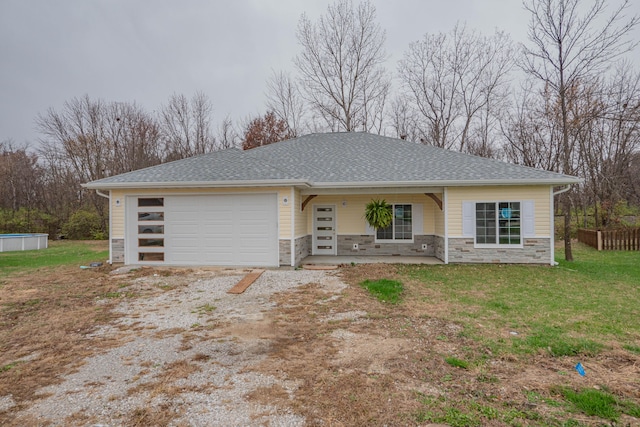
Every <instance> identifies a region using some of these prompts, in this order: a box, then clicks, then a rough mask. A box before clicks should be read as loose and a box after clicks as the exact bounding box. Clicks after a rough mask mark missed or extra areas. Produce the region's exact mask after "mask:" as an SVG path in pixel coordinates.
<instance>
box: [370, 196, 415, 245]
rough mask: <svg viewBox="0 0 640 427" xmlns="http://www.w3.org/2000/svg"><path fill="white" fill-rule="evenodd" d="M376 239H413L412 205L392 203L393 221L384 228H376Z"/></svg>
mask: <svg viewBox="0 0 640 427" xmlns="http://www.w3.org/2000/svg"><path fill="white" fill-rule="evenodd" d="M376 240H377V241H381V240H383V241H400V242H409V241H413V209H412V205H408V204H407V205H401V204H397V205H393V221H392V222H391V225H389V226H388V227H386V228H379V229H378V230H376Z"/></svg>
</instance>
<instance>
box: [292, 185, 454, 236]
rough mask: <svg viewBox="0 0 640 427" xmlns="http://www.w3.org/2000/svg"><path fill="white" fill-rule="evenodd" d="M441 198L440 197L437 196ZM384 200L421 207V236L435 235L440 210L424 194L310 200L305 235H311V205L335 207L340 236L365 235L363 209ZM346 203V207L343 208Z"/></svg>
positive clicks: (351, 195) (340, 196) (347, 196)
mask: <svg viewBox="0 0 640 427" xmlns="http://www.w3.org/2000/svg"><path fill="white" fill-rule="evenodd" d="M438 196H439V197H441V195H438ZM376 198H379V199H384V200H386V201H387V203H389V204H394V203H415V204H418V203H419V204H422V206H423V221H422V222H423V234H434V233H435V221H434V216H435V215H436V211H437V212H440V209H439V208H438V206H437V205H436V204H435V202H434V201H433V200H431V199H430V198H429V197H427V196H425V195H424V194H380V195H375V196H372V195H370V194H362V195H360V194H349V195H339V196H318V197H316V198H314V199H313V200H311V202H309V204H308V205H307V207H306V208H305V210H304V213H305V217H306V222H307V224H306V230H307V234H313V216H312V215H313V209H310V207H313V205H335V206H336V221H337V227H338V228H337V232H338V234H340V235H347V234H356V235H357V234H366V233H367V230H366V221H365V220H364V209H365V206H366V204H367V203H368V202H370V201H371V199H376ZM343 202H346V203H345V204H346V206H343Z"/></svg>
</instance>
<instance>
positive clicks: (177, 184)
mask: <svg viewBox="0 0 640 427" xmlns="http://www.w3.org/2000/svg"><path fill="white" fill-rule="evenodd" d="M290 185H295V186H300V187H311V185H310V184H309V182H308V181H301V180H299V179H282V180H276V181H263V180H251V181H165V182H104V183H101V182H99V181H93V182H87V183H85V184H81V186H82V187H83V188H89V189H94V190H99V189H130V188H136V189H137V188H193V187H197V188H227V187H282V186H290Z"/></svg>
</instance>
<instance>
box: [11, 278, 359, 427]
mask: <svg viewBox="0 0 640 427" xmlns="http://www.w3.org/2000/svg"><path fill="white" fill-rule="evenodd" d="M242 273H243V272H241V271H231V272H229V271H226V270H220V271H206V270H204V271H198V272H195V273H193V274H191V273H190V274H191V275H190V276H188V277H187V278H186V282H185V276H184V275H182V276H164V275H159V274H155V275H152V276H145V277H141V278H138V279H135V280H134V283H133V284H132V285H131V286H130V288H131V289H134V288H136V287H147V288H148V287H164V286H176V288H175V289H172V290H169V291H166V292H162V293H160V294H156V295H154V296H149V297H140V298H132V299H128V300H126V299H125V301H124V302H122V303H121V304H119V305H118V307H117V308H116V311H118V312H119V313H121V314H122V315H123V316H122V317H121V318H119V319H118V321H117V322H115V323H114V324H111V325H107V326H105V327H103V328H101V329H100V330H98V331H95V332H94V333H92V334H91V337H100V336H105V337H111V336H118V337H119V338H122V339H121V341H120V342H122V343H123V344H122V345H120V346H118V347H115V348H111V349H109V350H107V351H104V352H102V353H101V354H97V355H95V356H93V357H91V358H88V359H87V360H85V364H84V365H83V366H82V367H81V368H79V370H78V371H77V372H75V373H73V374H70V375H68V376H66V377H64V378H63V381H62V382H61V383H60V384H58V385H55V386H50V387H46V388H43V389H42V390H40V391H39V395H41V396H43V398H42V399H40V400H38V401H36V402H35V403H34V404H33V405H32V406H31V407H30V408H28V409H26V410H25V411H24V412H23V413H22V414H21V415H31V416H33V417H36V418H37V419H38V420H39V421H41V422H42V423H43V424H47V425H55V426H62V425H69V422H70V419H69V418H67V417H69V416H70V415H73V414H76V415H77V416H78V418H76V419H77V420H82V419H84V420H87V419H90V420H92V421H91V423H92V424H89V425H94V426H103V427H113V426H119V425H122V424H123V423H124V422H125V421H126V420H127V419H128V417H130V416H131V415H132V414H133V413H134V412H135V411H141V410H146V409H151V411H153V410H154V409H157V408H160V407H162V408H164V409H167V408H169V409H170V410H171V411H172V412H174V413H175V414H177V415H176V416H175V418H174V420H173V421H172V424H171V425H185V424H186V425H192V426H213V425H226V426H253V425H270V426H283V427H284V426H301V425H304V424H305V419H304V418H303V417H301V416H299V415H297V414H294V413H290V412H289V411H288V410H284V409H282V408H278V407H275V406H268V405H258V404H255V403H252V402H250V401H248V400H247V398H246V396H247V394H249V393H251V392H252V391H255V390H257V389H259V388H261V387H271V386H274V385H276V384H277V385H280V386H281V387H282V388H283V389H284V390H286V391H287V392H288V393H289V395H290V397H293V396H294V394H295V392H296V389H297V387H298V385H297V384H296V383H294V382H291V381H283V380H281V379H278V378H275V377H273V376H269V375H264V374H260V373H257V372H252V371H251V369H250V368H251V366H253V365H255V364H257V363H260V362H261V361H264V360H265V358H266V357H267V354H268V351H269V345H270V341H269V338H268V337H266V338H265V337H262V336H260V334H256V335H255V336H251V335H246V336H233V335H228V336H221V335H220V333H219V330H218V328H219V327H221V326H223V325H225V326H227V327H228V326H229V325H236V326H237V325H240V327H243V325H247V326H249V325H251V324H255V322H260V321H262V320H263V319H264V318H265V315H266V314H267V312H268V311H269V310H272V309H273V308H274V307H275V304H274V302H272V301H271V298H270V297H271V296H272V295H273V294H274V293H278V292H287V291H290V290H293V289H295V288H297V287H299V286H302V285H306V284H310V283H317V284H318V286H321V287H322V288H323V290H325V291H326V292H327V293H328V295H329V297H332V296H334V295H338V294H339V293H340V291H341V290H342V289H344V287H345V286H346V285H345V284H344V283H342V282H340V280H339V279H337V278H336V277H335V276H334V275H332V273H331V272H326V271H307V270H267V271H265V272H264V273H263V275H262V276H261V277H260V278H259V279H258V280H257V281H256V282H255V283H254V284H253V285H251V286H250V287H249V288H248V289H247V290H246V291H245V292H244V293H243V294H240V295H231V294H227V293H226V291H227V290H228V289H230V288H231V287H232V286H233V285H234V284H235V283H237V282H238V281H239V280H240V279H241V278H242ZM176 283H179V284H176ZM184 283H186V284H184ZM121 291H122V292H123V293H124V292H127V288H123V289H122V290H121ZM350 314H351V315H352V316H353V317H359V316H360V315H361V313H359V312H355V313H350ZM181 361H187V362H188V364H187V365H188V366H189V367H190V368H191V369H190V370H189V371H186V372H185V373H184V375H176V376H175V377H174V376H171V375H167V372H168V371H167V369H171V367H172V366H175V364H176V363H180V362H181ZM172 364H173V365H172ZM194 366H195V369H193V367H194ZM154 385H156V386H158V387H164V389H165V390H166V389H168V388H171V389H172V390H173V391H174V392H173V393H164V392H162V389H159V388H157V387H156V388H154V387H153V386H154ZM158 390H160V391H158ZM175 390H179V392H175ZM11 403H12V402H10V401H8V400H7V399H5V401H0V407H1V406H11ZM80 415H82V416H84V417H89V418H80ZM71 422H72V423H76V424H78V425H83V424H82V422H76V421H71Z"/></svg>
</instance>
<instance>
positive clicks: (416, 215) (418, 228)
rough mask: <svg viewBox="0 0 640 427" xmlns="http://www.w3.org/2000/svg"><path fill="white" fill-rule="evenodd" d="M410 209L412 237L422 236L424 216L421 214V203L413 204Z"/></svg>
mask: <svg viewBox="0 0 640 427" xmlns="http://www.w3.org/2000/svg"><path fill="white" fill-rule="evenodd" d="M411 209H412V211H413V212H412V213H411V216H412V218H411V220H412V222H411V226H412V228H413V235H414V236H416V235H418V236H419V235H421V234H424V219H423V218H424V215H423V213H422V211H423V209H422V203H415V204H413V205H412V206H411Z"/></svg>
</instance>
